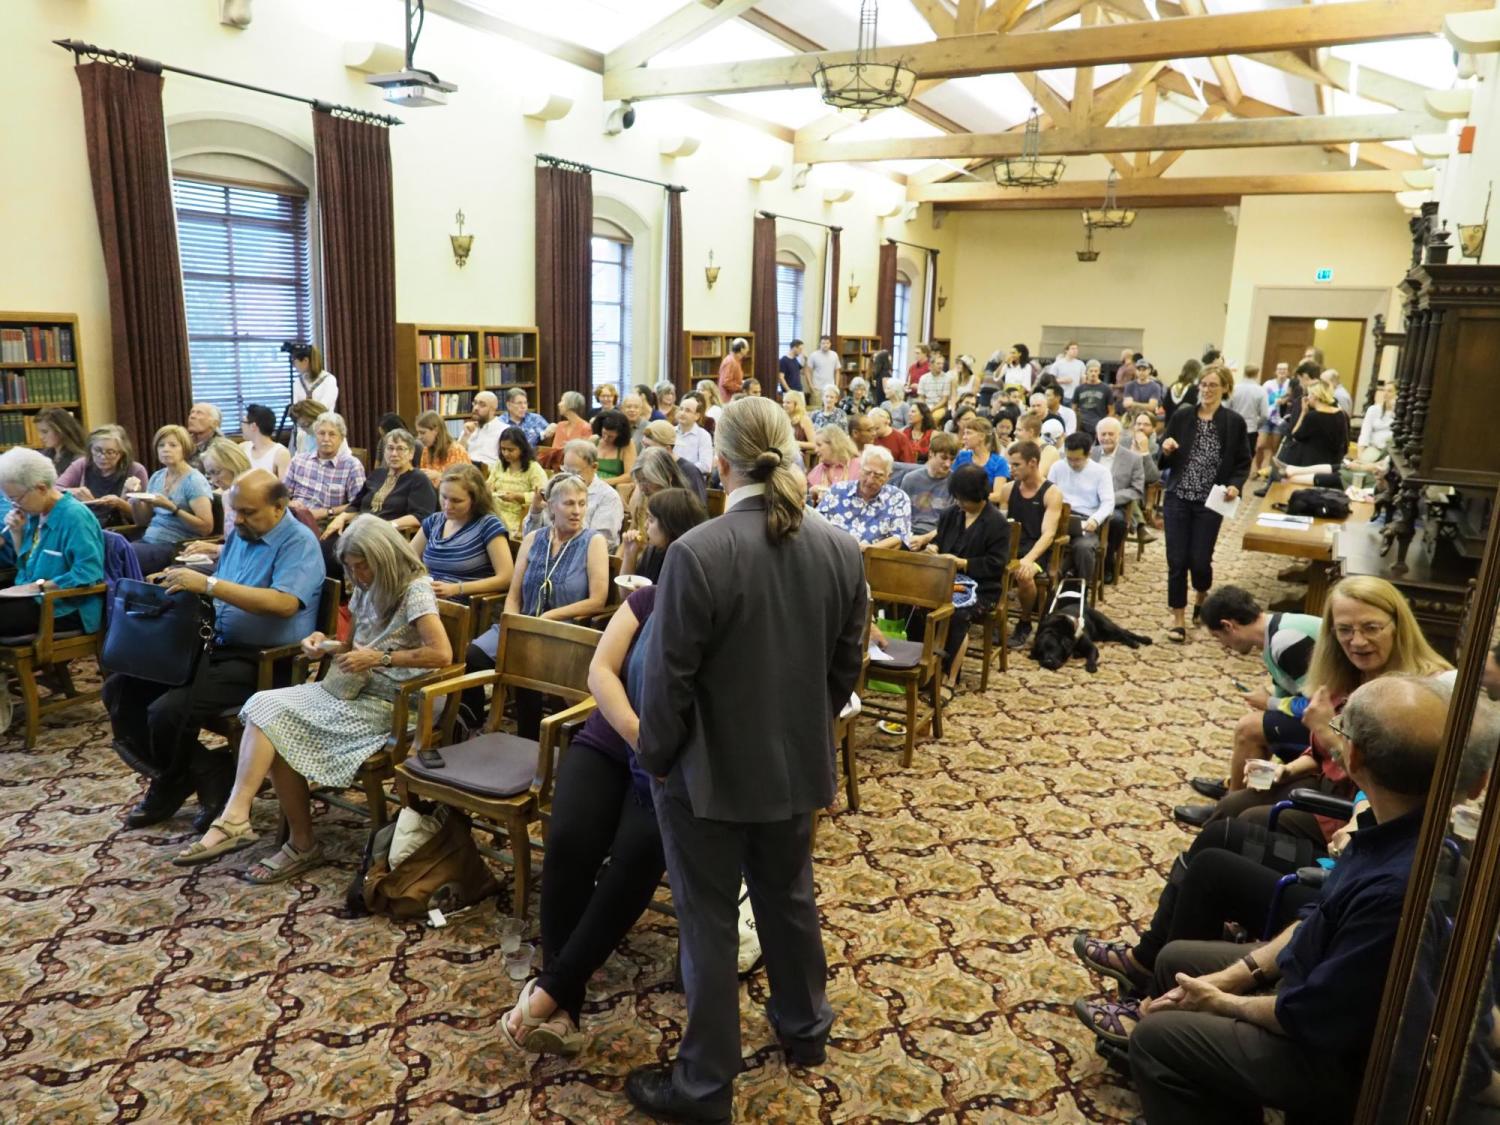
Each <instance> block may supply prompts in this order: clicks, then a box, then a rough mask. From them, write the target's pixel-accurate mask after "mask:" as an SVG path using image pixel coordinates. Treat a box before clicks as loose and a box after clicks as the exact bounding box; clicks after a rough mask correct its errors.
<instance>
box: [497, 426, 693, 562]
mask: <svg viewBox="0 0 1500 1125" xmlns="http://www.w3.org/2000/svg"><path fill="white" fill-rule="evenodd" d="M643 456H644V455H643ZM639 464H640V458H632V459H631V465H630V467H631V471H632V473H634V470H635V468H636V466H637V465H639ZM562 468H563V472H565V473H572V474H573V475H574V476H576V477H577V478H578V479H579V480H581V481H582V482H583V483H584V486H585V487H586V488H587V489H588V497H589V508H588V514H587V515H585V516H584V521H583V522H584V526H585V527H590V528H592V529H593V530H595V531H597V532H598V533H599V534H600V535H602V536H604V542H605V544H606V545H607V546H608V547H609V549H610V550H611V551H613V550H614V549H615V548H616V547H618V546H619V545H620V529H621V528H622V527H623V526H624V523H625V504H624V502H623V501H622V500H621V499H620V492H619V490H618V489H616V488H614V487H612V486H611V485H610V484H608V483H607V482H605V481H604V480H603V479H602V478H601V477H600V476H599V471H598V447H597V446H595V445H594V443H593V442H591V441H570V442H568V444H567V445H565V446H564V447H563V463H562ZM636 479H638V478H636V477H635V476H632V480H636ZM674 483H675V482H674ZM637 487H639V486H638V485H637ZM550 513H551V508H550V507H549V506H548V504H547V502H546V500H545V499H544V498H543V496H542V491H541V489H540V488H538V489H537V490H536V491H535V492H533V493H532V494H531V506H530V508H529V510H528V511H527V513H526V520H525V523H524V524H523V525H522V529H521V530H522V534H523V535H524V534H529V533H530V532H533V531H536V530H538V529H539V528H543V527H546V526H547V523H548V521H549V520H550V519H551V515H550Z"/></svg>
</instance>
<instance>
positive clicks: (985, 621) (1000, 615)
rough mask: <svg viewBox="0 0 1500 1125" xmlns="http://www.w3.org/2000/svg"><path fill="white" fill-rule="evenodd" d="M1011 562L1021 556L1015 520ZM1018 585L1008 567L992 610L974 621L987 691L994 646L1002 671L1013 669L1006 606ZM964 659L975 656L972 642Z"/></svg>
mask: <svg viewBox="0 0 1500 1125" xmlns="http://www.w3.org/2000/svg"><path fill="white" fill-rule="evenodd" d="M1009 526H1010V556H1009V557H1010V561H1011V562H1015V561H1016V560H1017V559H1019V558H1020V557H1021V534H1020V525H1018V524H1017V523H1015V521H1011V522H1010V525H1009ZM1014 585H1015V572H1014V571H1013V570H1011V569H1010V568H1009V567H1007V568H1006V570H1005V573H1004V574H1002V575H1001V576H1000V597H999V598H998V599H997V600H996V602H995V604H994V606H993V608H991V609H990V611H989V613H986V614H983V615H982V616H979V617H975V618H974V621H973V624H974V626H977V627H978V628H979V631H980V638H981V639H980V651H979V655H978V657H977V659H978V660H979V662H980V668H979V690H980V691H988V690H989V688H990V664H991V663H992V661H993V659H994V655H995V648H996V646H997V645H998V646H999V649H1000V671H1002V672H1007V671H1009V670H1010V659H1009V652H1010V646H1009V644H1007V643H1006V642H1007V641H1008V640H1009V633H1010V616H1009V612H1008V610H1007V607H1008V605H1009V603H1010V592H1011V589H1012V587H1013V586H1014ZM964 659H965V660H974V659H976V657H975V654H974V646H973V645H972V644H970V645H969V650H968V652H967V653H965V655H964Z"/></svg>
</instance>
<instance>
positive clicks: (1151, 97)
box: [1135, 82, 1157, 173]
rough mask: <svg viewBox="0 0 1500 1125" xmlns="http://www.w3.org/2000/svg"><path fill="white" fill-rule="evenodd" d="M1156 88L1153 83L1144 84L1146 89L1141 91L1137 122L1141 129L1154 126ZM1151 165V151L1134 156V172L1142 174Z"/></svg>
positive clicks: (1142, 150)
mask: <svg viewBox="0 0 1500 1125" xmlns="http://www.w3.org/2000/svg"><path fill="white" fill-rule="evenodd" d="M1156 90H1157V87H1156V83H1155V82H1148V83H1146V88H1145V89H1144V90H1142V91H1141V111H1140V115H1139V122H1138V124H1139V125H1140V127H1141V128H1143V129H1147V128H1150V127H1151V126H1152V125H1155V124H1156V98H1157V92H1156ZM1150 163H1151V150H1150V149H1149V148H1143V149H1141V150H1140V151H1139V152H1137V153H1136V154H1135V170H1136V172H1137V173H1140V172H1144V171H1145V170H1146V167H1147V166H1148V165H1149V164H1150Z"/></svg>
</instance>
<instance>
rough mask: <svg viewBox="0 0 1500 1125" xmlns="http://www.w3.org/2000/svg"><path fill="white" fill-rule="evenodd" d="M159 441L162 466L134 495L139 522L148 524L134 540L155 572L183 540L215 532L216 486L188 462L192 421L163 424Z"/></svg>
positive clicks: (144, 564)
mask: <svg viewBox="0 0 1500 1125" xmlns="http://www.w3.org/2000/svg"><path fill="white" fill-rule="evenodd" d="M153 444H154V445H155V446H156V459H157V461H158V462H160V464H161V468H159V469H157V470H156V472H154V473H152V474H151V479H150V480H149V481H147V482H146V491H145V492H137V493H133V494H132V495H131V497H130V502H131V505H132V508H131V512H132V514H133V515H134V516H135V522H136V523H137V524H145V526H146V530H145V531H144V532H143V533H142V534H141V537H140V538H139V539H136V540H134V541H133V542H132V543H131V544H130V547H131V549H132V550H133V551H135V555H136V559H137V561H138V562H139V563H140V564H141V573H142V574H155V573H156V572H157V571H159V570H161V569H162V568H163V567H164V566H166V565H167V564H168V563H169V562H171V561H172V559H173V557H174V556H175V555H176V554H177V550H178V547H179V545H181V544H182V543H185V542H187V541H188V540H189V539H192V538H195V537H196V536H200V535H211V534H212V533H213V526H214V506H213V500H212V499H211V497H212V496H213V486H212V485H210V484H209V483H208V480H207V478H206V477H204V475H203V474H202V473H200V472H199V471H198V470H197V469H195V468H193V466H192V465H191V464H189V463H188V458H189V457H191V456H192V455H193V439H192V437H191V436H190V435H189V434H188V432H187V427H185V426H178V425H167V426H163V427H162V428H161V429H159V430H157V431H156V439H155V441H154V443H153Z"/></svg>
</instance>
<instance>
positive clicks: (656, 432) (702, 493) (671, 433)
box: [620, 392, 708, 505]
mask: <svg viewBox="0 0 1500 1125" xmlns="http://www.w3.org/2000/svg"><path fill="white" fill-rule="evenodd" d="M700 393H701V392H700ZM649 449H660V450H663V451H665V452H666V453H669V454H671V456H672V458H673V460H675V461H676V462H677V476H679V477H681V478H682V480H683V482H684V483H685V484H686V487H688V488H691V489H692V490H693V491H694V492H696V493H697V494H698V499H699V500H700V501H701V502H702V503H704V504H707V503H708V477H707V476H706V475H705V474H704V472H703V470H702V469H700V468H698V466H697V465H695V464H693V462H691V461H689V460H687V459H686V458H684V457H678V456H677V427H676V426H674V425H672V423H670V422H668V421H667V420H666V419H665V418H659V419H657V420H656V421H655V422H648V423H647V424H646V426H645V427H644V428H643V429H642V431H641V451H642V453H643V454H644V453H645V451H646V450H649ZM636 468H637V470H639V468H640V461H639V459H637V461H636ZM650 475H651V476H653V477H655V476H661V474H660V473H654V474H650ZM640 480H641V474H640V472H638V471H637V472H634V473H632V474H631V486H632V488H633V487H634V486H635V485H636V484H638V482H639V481H640ZM661 487H663V488H675V487H677V484H676V477H674V478H673V483H671V484H667V483H662V484H661ZM626 492H627V489H626V488H625V487H624V486H621V488H620V493H621V496H622V497H624V496H625V494H626ZM626 503H627V505H628V504H629V501H628V500H627V501H626Z"/></svg>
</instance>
